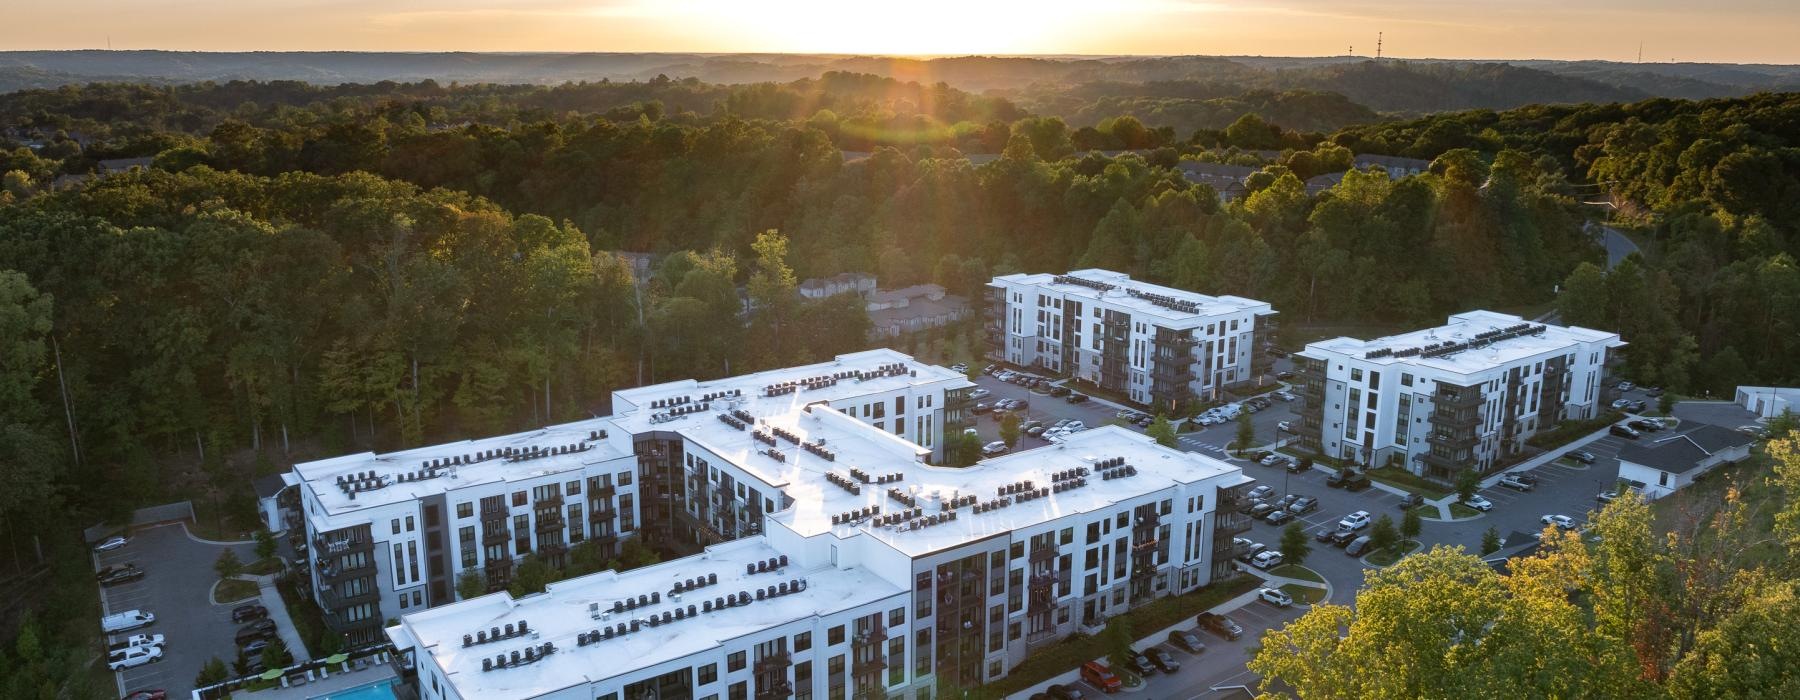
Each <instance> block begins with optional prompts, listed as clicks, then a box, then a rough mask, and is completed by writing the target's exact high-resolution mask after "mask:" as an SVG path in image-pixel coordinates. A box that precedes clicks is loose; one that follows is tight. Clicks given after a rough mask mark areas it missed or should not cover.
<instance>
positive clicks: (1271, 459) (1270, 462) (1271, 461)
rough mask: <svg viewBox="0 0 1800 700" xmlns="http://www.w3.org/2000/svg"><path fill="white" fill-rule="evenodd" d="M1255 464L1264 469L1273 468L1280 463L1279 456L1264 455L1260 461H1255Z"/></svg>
mask: <svg viewBox="0 0 1800 700" xmlns="http://www.w3.org/2000/svg"><path fill="white" fill-rule="evenodd" d="M1256 463H1257V464H1261V465H1263V466H1265V467H1273V466H1275V465H1276V464H1279V463H1281V455H1266V456H1264V457H1263V458H1262V459H1259V460H1256Z"/></svg>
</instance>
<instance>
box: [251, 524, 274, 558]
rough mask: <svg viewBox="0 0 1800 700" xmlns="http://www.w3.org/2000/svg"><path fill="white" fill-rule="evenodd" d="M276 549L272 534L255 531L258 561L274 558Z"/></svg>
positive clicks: (264, 531)
mask: <svg viewBox="0 0 1800 700" xmlns="http://www.w3.org/2000/svg"><path fill="white" fill-rule="evenodd" d="M276 547H277V545H276V543H275V535H274V534H273V533H270V532H269V531H268V530H257V531H256V558H257V559H258V560H261V559H268V558H269V557H272V556H275V550H276Z"/></svg>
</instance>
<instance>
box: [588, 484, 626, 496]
mask: <svg viewBox="0 0 1800 700" xmlns="http://www.w3.org/2000/svg"><path fill="white" fill-rule="evenodd" d="M618 492H619V489H618V487H616V486H613V485H612V484H607V485H605V486H601V487H599V488H596V489H594V492H593V493H590V494H588V495H589V496H592V497H594V498H612V497H613V495H614V494H616V493H618Z"/></svg>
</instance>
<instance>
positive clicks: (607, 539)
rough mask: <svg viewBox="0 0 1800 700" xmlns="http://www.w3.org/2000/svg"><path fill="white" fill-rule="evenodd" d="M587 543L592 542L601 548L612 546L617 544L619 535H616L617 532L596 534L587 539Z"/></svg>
mask: <svg viewBox="0 0 1800 700" xmlns="http://www.w3.org/2000/svg"><path fill="white" fill-rule="evenodd" d="M588 541H589V542H593V543H594V544H596V545H599V546H602V547H606V546H611V545H614V544H618V542H619V533H617V532H596V533H594V534H593V535H592V536H591V537H589V538H588Z"/></svg>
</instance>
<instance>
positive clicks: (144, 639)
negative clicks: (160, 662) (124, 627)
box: [106, 634, 163, 651]
mask: <svg viewBox="0 0 1800 700" xmlns="http://www.w3.org/2000/svg"><path fill="white" fill-rule="evenodd" d="M162 645H163V636H162V635H160V634H134V635H131V636H129V637H126V638H125V639H123V640H120V641H118V642H114V643H113V644H112V645H111V646H108V647H107V648H106V650H107V651H119V650H121V649H130V648H132V647H160V646H162Z"/></svg>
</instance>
